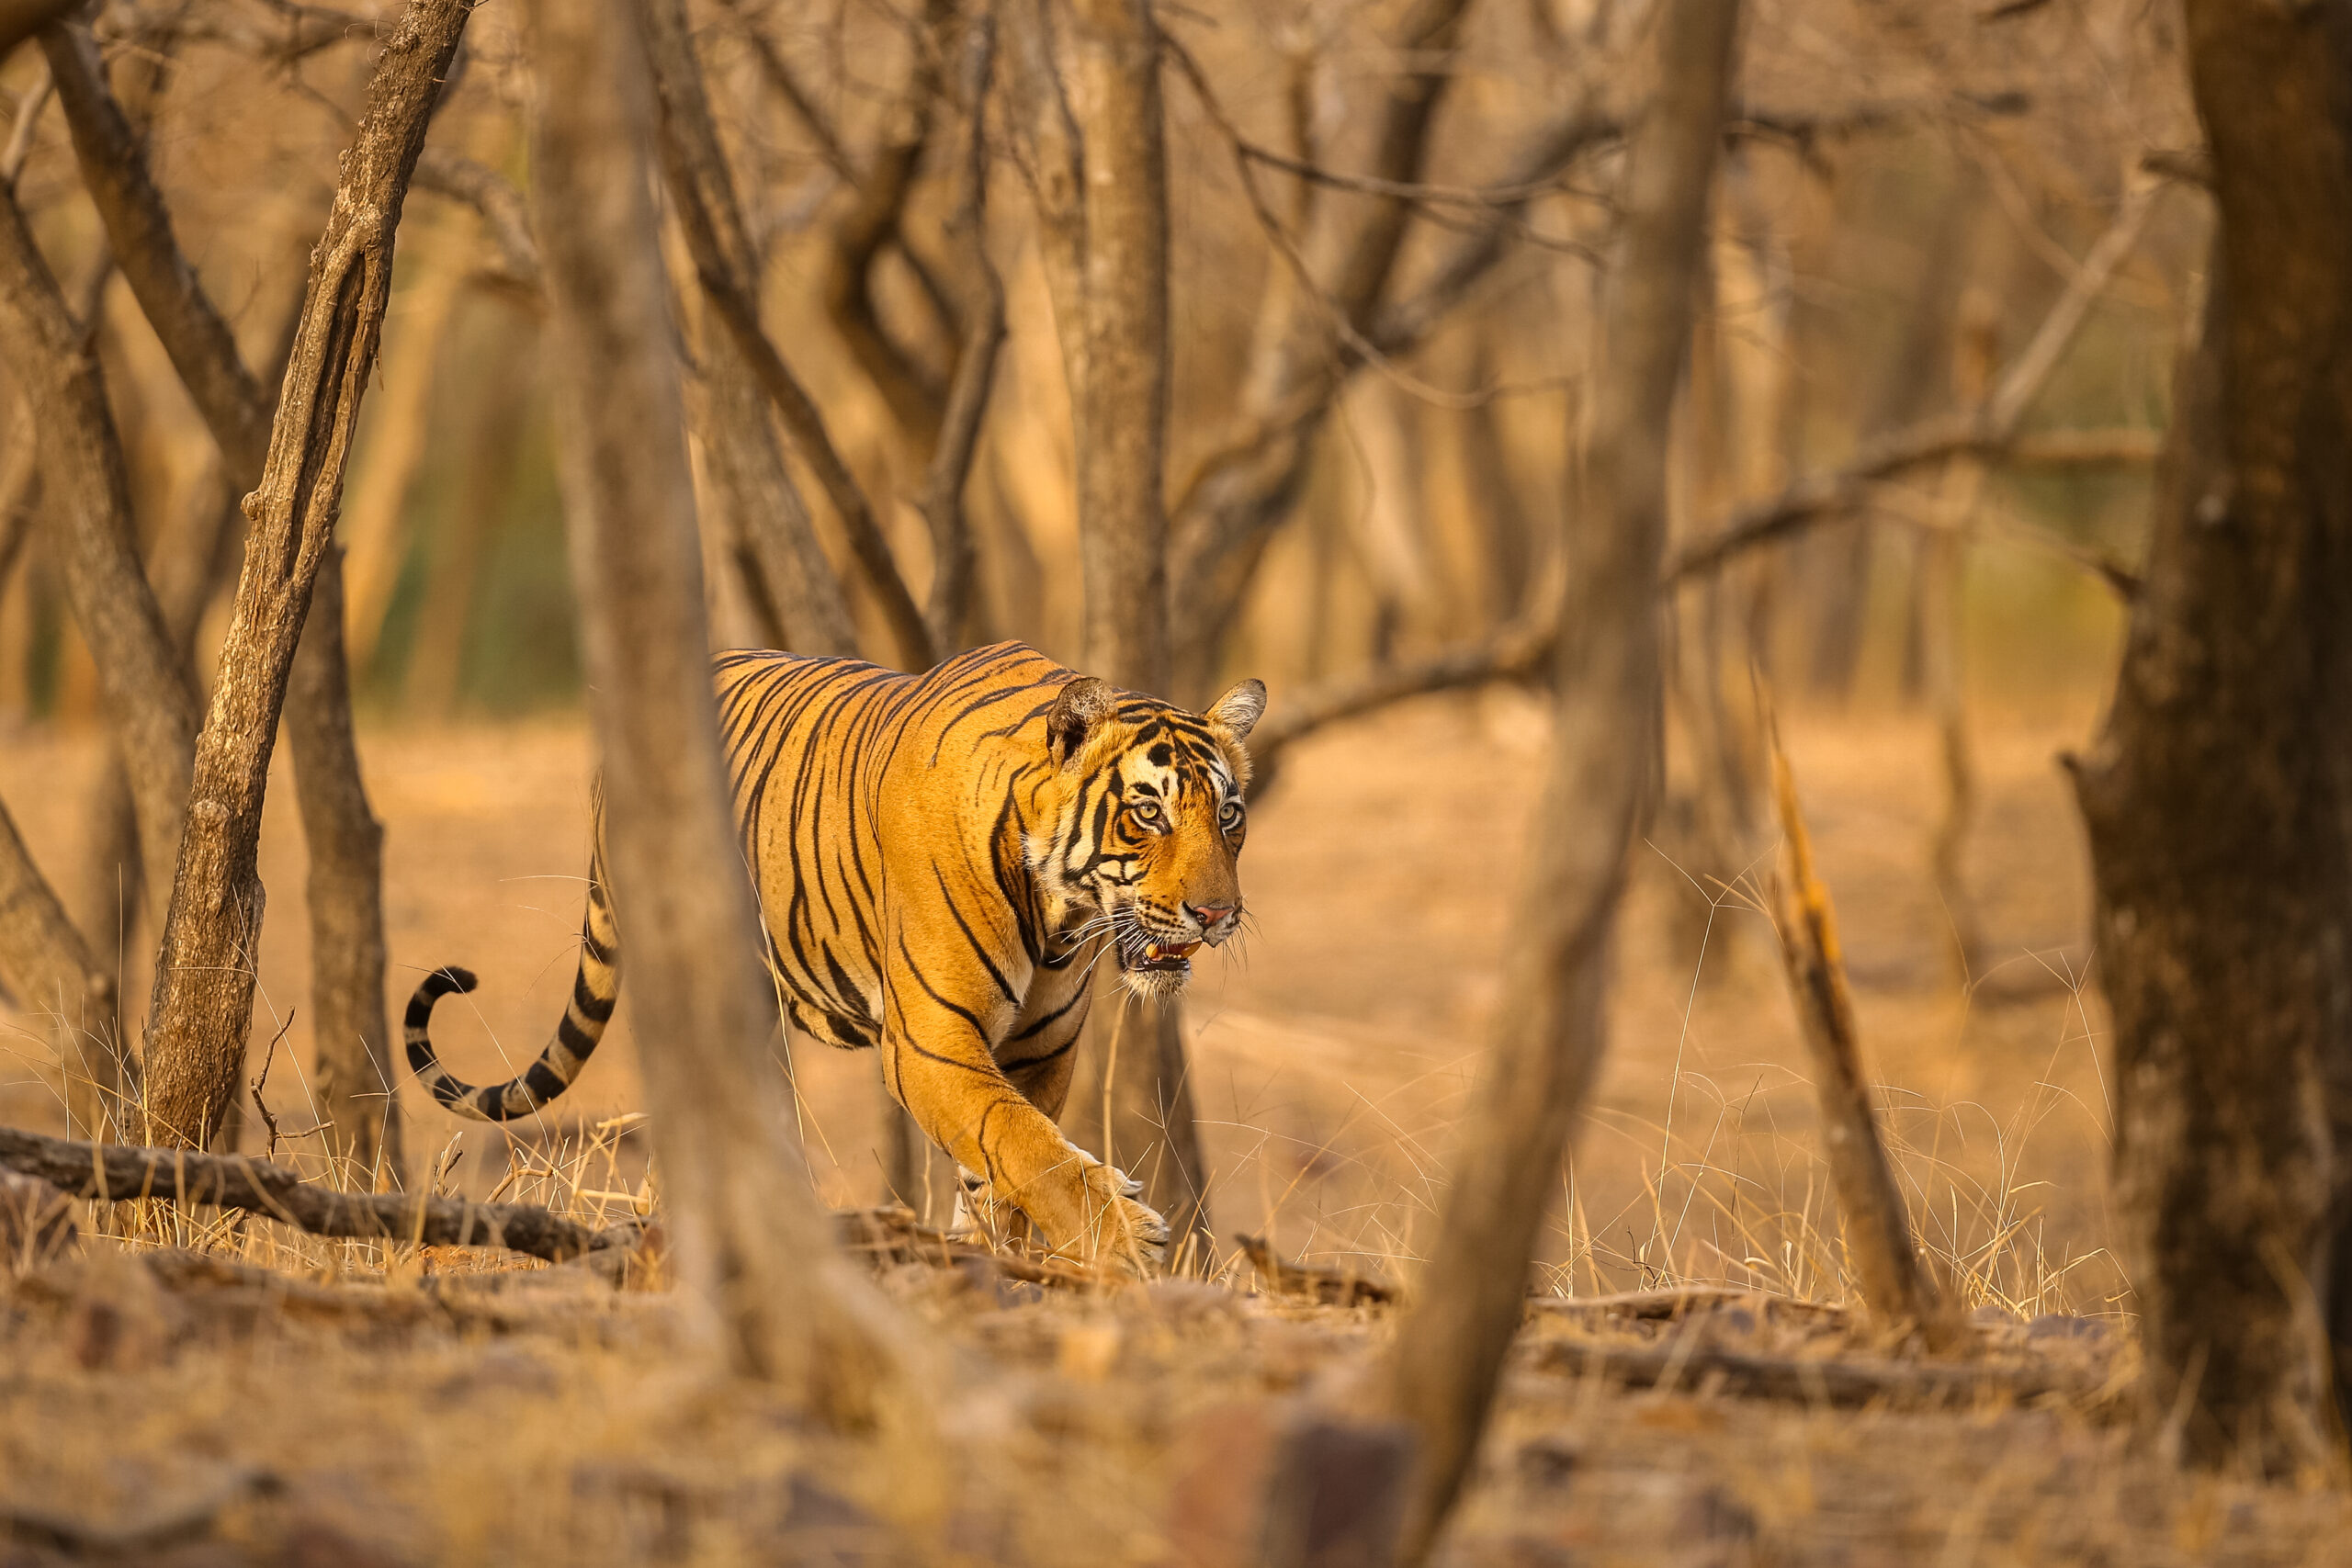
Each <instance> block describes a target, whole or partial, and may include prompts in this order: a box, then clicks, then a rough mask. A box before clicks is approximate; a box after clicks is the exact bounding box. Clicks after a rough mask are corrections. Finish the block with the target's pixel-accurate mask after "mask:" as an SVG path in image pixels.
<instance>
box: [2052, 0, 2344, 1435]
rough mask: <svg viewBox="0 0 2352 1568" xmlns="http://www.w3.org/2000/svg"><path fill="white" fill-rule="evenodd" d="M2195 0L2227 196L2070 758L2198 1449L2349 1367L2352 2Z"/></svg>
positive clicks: (2318, 1405) (2126, 1170)
mask: <svg viewBox="0 0 2352 1568" xmlns="http://www.w3.org/2000/svg"><path fill="white" fill-rule="evenodd" d="M2187 17H2188V63H2189V78H2190V85H2191V87H2192V89H2193V90H2194V93H2195V96H2196V100H2197V108H2198V113H2199V118H2201V119H2202V120H2203V122H2204V128H2205V133H2206V136H2207V139H2208V141H2209V144H2210V146H2211V182H2212V191H2213V199H2214V204H2215V207H2216V208H2217V209H2218V213H2219V225H2218V228H2217V229H2216V231H2215V233H2214V237H2213V242H2212V255H2211V266H2210V270H2209V273H2208V277H2209V286H2208V292H2207V296H2206V300H2205V310H2204V320H2203V323H2202V327H2201V330H2200V331H2199V333H2197V334H2196V342H2195V345H2194V348H2193V350H2192V351H2191V352H2189V353H2188V355H2187V356H2186V358H2185V360H2184V363H2183V364H2182V366H2181V367H2180V370H2179V372H2178V377H2177V389H2176V393H2175V407H2176V412H2175V414H2174V418H2173V426H2172V433H2171V434H2170V436H2169V438H2168V439H2167V441H2166V443H2165V453H2164V457H2163V459H2162V462H2161V465H2160V467H2159V470H2158V482H2157V487H2156V498H2155V503H2154V533H2153V536H2152V538H2151V541H2150V546H2149V554H2148V565H2147V571H2146V577H2145V580H2144V587H2143V592H2142V593H2141V594H2140V596H2139V599H2138V601H2137V603H2136V604H2134V606H2133V609H2132V615H2131V631H2130V635H2129V639H2128V641H2127V644H2126V647H2125V649H2124V654H2123V660H2122V668H2121V670H2120V673H2119V675H2118V677H2117V681H2116V688H2115V696H2114V702H2113V705H2112V707H2111V708H2110V709H2109V716H2108V719H2107V723H2106V725H2105V728H2104V729H2103V730H2102V732H2101V734H2100V736H2099V738H2098V743H2097V745H2096V746H2095V747H2094V748H2093V749H2092V750H2091V751H2090V752H2089V753H2088V754H2087V755H2086V756H2084V757H2082V758H2081V759H2079V760H2078V761H2075V763H2074V771H2075V787H2076V792H2077V794H2078V795H2079V797H2080V801H2081V806H2082V811H2083V817H2084V820H2085V821H2086V824H2087V825H2088V827H2089V830H2090V842H2091V854H2092V861H2093V865H2094V869H2095V873H2096V881H2097V891H2098V913H2097V924H2096V931H2097V936H2098V953H2099V960H2100V964H2101V967H2102V969H2103V970H2104V974H2105V979H2106V988H2107V995H2108V998H2109V1002H2110V1003H2111V1004H2112V1006H2113V1008H2114V1011H2115V1056H2116V1072H2115V1074H2114V1077H2113V1080H2112V1081H2113V1082H2114V1083H2115V1086H2116V1090H2115V1092H2116V1128H2115V1175H2116V1187H2117V1193H2118V1197H2119V1199H2120V1208H2121V1218H2122V1221H2123V1224H2124V1225H2125V1226H2126V1228H2127V1234H2128V1235H2129V1237H2130V1240H2131V1245H2132V1247H2133V1250H2134V1254H2135V1256H2134V1258H2133V1259H2132V1263H2133V1269H2132V1278H2133V1282H2134V1284H2135V1285H2136V1287H2137V1290H2138V1301H2139V1310H2140V1314H2141V1323H2142V1325H2143V1344H2144V1346H2145V1348H2146V1354H2147V1359H2148V1367H2149V1376H2148V1379H2147V1394H2148V1402H2149V1412H2150V1415H2151V1416H2152V1417H2154V1418H2158V1419H2162V1420H2165V1421H2166V1422H2167V1423H2168V1424H2169V1425H2171V1426H2172V1427H2173V1429H2174V1430H2175V1431H2177V1434H2178V1436H2179V1438H2181V1439H2182V1441H2183V1443H2184V1445H2185V1448H2186V1450H2187V1451H2188V1454H2190V1455H2191V1456H2193V1457H2195V1458H2198V1459H2201V1460H2205V1461H2222V1460H2225V1459H2233V1458H2237V1457H2240V1456H2246V1457H2253V1458H2256V1459H2258V1460H2262V1461H2268V1462H2271V1463H2274V1464H2289V1463H2294V1462H2299V1461H2300V1462H2304V1463H2312V1462H2320V1460H2321V1456H2322V1455H2323V1454H2324V1453H2326V1452H2328V1451H2330V1450H2335V1445H2336V1444H2338V1443H2340V1441H2341V1439H2340V1438H2323V1437H2322V1436H2321V1434H2323V1433H2325V1432H2329V1431H2335V1432H2340V1431H2341V1429H2342V1428H2341V1427H2339V1426H2336V1425H2335V1422H2334V1420H2333V1419H2332V1417H2331V1416H2330V1414H2329V1412H2328V1410H2327V1404H2328V1403H2329V1396H2330V1393H2331V1392H2334V1393H2335V1394H2336V1397H2337V1398H2339V1399H2340V1398H2343V1397H2344V1394H2345V1393H2346V1392H2347V1391H2352V1379H2346V1374H2345V1372H2344V1371H2343V1369H2344V1368H2346V1367H2352V1359H2345V1358H2346V1348H2347V1347H2352V1181H2347V1179H2346V1174H2345V1172H2346V1166H2345V1163H2344V1161H2345V1158H2346V1153H2347V1152H2352V1141H2347V1138H2346V1134H2347V1132H2352V987H2347V985H2346V973H2347V965H2352V739H2347V738H2352V722H2348V721H2352V640H2347V638H2346V627H2347V626H2352V573H2347V570H2346V563H2347V562H2352V470H2347V469H2346V466H2345V462H2344V454H2345V453H2346V451H2347V450H2352V378H2347V367H2352V312H2347V310H2346V301H2347V300H2352V17H2347V16H2346V14H2345V13H2344V12H2343V11H2342V10H2340V9H2338V8H2335V7H2325V6H2322V7H2312V8H2306V9H2302V10H2290V9H2281V8H2278V7H2277V6H2267V5H2264V4H2260V3H2259V0H2190V3H2189V4H2188V7H2187ZM2328 1337H2333V1338H2334V1340H2335V1346H2336V1350H2335V1355H2336V1357H2337V1358H2338V1359H2337V1361H2336V1368H2337V1370H2336V1371H2335V1379H2336V1380H2337V1381H2336V1383H2335V1390H2334V1391H2331V1389H2330V1387H2329V1382H2330V1371H2329V1367H2328V1359H2329V1357H2328V1351H2327V1348H2326V1346H2325V1344H2324V1340H2325V1339H2326V1338H2328ZM2329 1462H2333V1461H2329Z"/></svg>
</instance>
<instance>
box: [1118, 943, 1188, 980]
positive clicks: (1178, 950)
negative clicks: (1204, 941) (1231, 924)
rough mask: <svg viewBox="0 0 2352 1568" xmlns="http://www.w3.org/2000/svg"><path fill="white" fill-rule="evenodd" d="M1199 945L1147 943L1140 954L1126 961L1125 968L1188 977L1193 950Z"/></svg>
mask: <svg viewBox="0 0 2352 1568" xmlns="http://www.w3.org/2000/svg"><path fill="white" fill-rule="evenodd" d="M1200 945H1201V944H1200V943H1199V942H1146V943H1144V948H1143V951H1142V952H1141V953H1137V954H1136V956H1135V957H1133V958H1131V959H1128V960H1127V965H1126V966H1127V967H1128V968H1129V969H1137V970H1143V971H1146V972H1148V973H1151V974H1157V975H1189V974H1191V973H1192V972H1193V949H1194V948H1196V947H1198V946H1200ZM1123 956H1124V955H1123Z"/></svg>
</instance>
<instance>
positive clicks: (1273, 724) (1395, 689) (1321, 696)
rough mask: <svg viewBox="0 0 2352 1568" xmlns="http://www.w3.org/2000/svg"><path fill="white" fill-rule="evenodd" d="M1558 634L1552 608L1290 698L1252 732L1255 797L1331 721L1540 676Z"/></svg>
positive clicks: (1252, 781)
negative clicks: (1291, 753)
mask: <svg viewBox="0 0 2352 1568" xmlns="http://www.w3.org/2000/svg"><path fill="white" fill-rule="evenodd" d="M1554 637H1555V625H1554V617H1553V616H1552V615H1544V617H1542V618H1541V619H1540V620H1538V621H1531V622H1522V623H1521V624H1518V625H1514V626H1506V627H1505V628H1503V629H1502V630H1501V631H1499V632H1498V633H1496V634H1495V635H1494V636H1493V637H1487V638H1486V639H1485V640H1483V641H1480V642H1474V643H1466V644H1464V645H1461V646H1459V647H1455V648H1449V649H1444V650H1443V651H1442V652H1439V653H1435V654H1432V655H1430V657H1429V658H1427V659H1424V660H1419V661H1417V662H1414V663H1410V664H1397V665H1388V666H1384V667H1382V668H1379V669H1374V670H1369V671H1364V672H1363V673H1362V674H1360V675H1352V676H1349V677H1347V678H1346V679H1344V680H1340V681H1334V682H1329V683H1328V684H1325V685H1321V686H1317V687H1313V688H1311V689H1309V690H1307V691H1306V692H1304V693H1301V694H1298V695H1297V696H1295V697H1292V698H1290V699H1288V700H1287V701H1285V702H1284V703H1283V705H1282V706H1281V707H1279V708H1277V709H1276V710H1275V711H1274V712H1273V713H1272V714H1270V715H1268V716H1267V717H1266V720H1265V722H1264V723H1262V724H1261V725H1259V726H1258V728H1256V729H1254V730H1252V731H1251V732H1250V765H1251V768H1252V770H1253V772H1252V774H1251V777H1250V795H1251V797H1252V798H1255V797H1256V796H1257V795H1261V794H1262V793H1264V791H1265V789H1266V788H1267V786H1268V785H1269V784H1271V783H1272V780H1273V778H1274V776H1275V773H1276V770H1277V769H1278V768H1279V766H1280V763H1281V758H1282V756H1283V752H1284V751H1286V750H1288V749H1289V748H1290V747H1292V746H1294V745H1295V744H1297V743H1298V742H1299V741H1301V740H1304V739H1306V737H1308V736H1309V735H1312V734H1314V733H1315V732H1316V731H1317V730H1318V729H1321V728H1325V727H1326V726H1328V725H1333V724H1338V723H1340V722H1341V721H1343V720H1346V719H1351V718H1360V717H1362V716H1364V715H1365V714H1368V713H1372V712H1374V711H1375V710H1377V709H1380V708H1384V707H1387V706H1389V705H1392V704H1396V703H1400V702H1405V701H1407V700H1408V699H1410V698H1413V697H1420V696H1428V695H1430V694H1432V693H1436V692H1453V691H1461V690H1463V689H1464V688H1466V687H1471V686H1483V685H1486V684H1487V683H1488V682H1494V681H1529V680H1533V679H1535V678H1536V677H1537V676H1539V675H1540V674H1542V673H1543V670H1544V662H1545V660H1548V659H1549V658H1550V657H1551V652H1552V645H1553V639H1554Z"/></svg>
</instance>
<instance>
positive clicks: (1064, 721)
mask: <svg viewBox="0 0 2352 1568" xmlns="http://www.w3.org/2000/svg"><path fill="white" fill-rule="evenodd" d="M1112 706H1113V703H1112V698H1111V682H1108V681H1105V680H1103V678H1102V677H1101V676H1099V675H1081V676H1080V677H1079V678H1078V679H1077V680H1075V681H1072V682H1070V683H1069V685H1067V686H1064V687H1063V688H1062V694H1061V695H1060V696H1058V697H1056V698H1055V699H1054V705H1053V706H1052V707H1050V708H1048V709H1046V745H1047V746H1049V747H1051V748H1052V750H1053V753H1054V761H1056V762H1057V763H1060V764H1062V765H1064V766H1067V765H1068V764H1069V760H1070V759H1071V758H1072V757H1075V756H1077V755H1078V753H1079V750H1080V748H1081V747H1083V746H1084V745H1085V744H1086V739H1087V737H1088V736H1090V735H1092V734H1093V733H1094V728H1095V726H1097V725H1099V724H1101V723H1102V722H1103V720H1104V719H1106V718H1108V717H1110V716H1111V709H1112Z"/></svg>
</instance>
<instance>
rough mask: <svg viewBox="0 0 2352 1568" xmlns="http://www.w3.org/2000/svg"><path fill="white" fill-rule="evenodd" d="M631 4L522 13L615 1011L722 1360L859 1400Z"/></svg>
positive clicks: (872, 1338) (544, 4)
mask: <svg viewBox="0 0 2352 1568" xmlns="http://www.w3.org/2000/svg"><path fill="white" fill-rule="evenodd" d="M661 3H662V0H651V4H652V5H654V6H659V5H660V4H661ZM645 19H646V18H645V10H644V7H642V6H632V5H629V4H628V3H626V0H538V3H537V4H536V5H535V6H532V7H531V20H532V23H533V33H534V42H535V44H536V46H537V68H538V73H539V80H540V84H541V91H540V93H539V95H538V104H537V109H536V111H535V113H534V115H533V119H532V126H531V138H532V144H531V152H532V160H531V161H532V167H533V170H534V172H535V175H536V176H537V177H536V178H535V179H534V181H533V183H532V189H531V197H532V219H533V226H534V228H535V229H536V231H537V236H538V242H539V253H540V256H541V262H542V265H543V267H544V269H545V273H546V277H547V288H548V303H549V306H550V310H549V319H548V324H549V333H548V346H549V349H550V351H551V354H552V357H553V363H554V366H555V371H556V374H555V376H554V378H553V385H554V387H555V389H556V397H557V408H558V412H559V415H560V417H559V419H558V422H557V427H558V430H559V433H560V445H559V448H558V453H559V457H560V479H561V482H562V487H563V495H564V507H565V517H566V524H565V526H566V534H567V539H568V545H569V548H570V553H571V564H572V580H573V582H574V585H575V587H576V588H577V590H578V592H579V595H580V605H581V641H582V649H581V651H582V663H583V665H584V667H585V671H586V674H587V684H588V692H589V712H590V717H591V719H592V720H593V721H594V727H595V732H596V739H597V744H598V752H599V755H600V758H601V761H602V763H603V769H604V799H605V845H606V852H607V854H608V856H609V863H610V865H611V868H612V875H613V882H614V895H615V908H616V913H617V914H618V917H619V919H620V927H621V931H622V933H623V935H622V942H623V944H624V950H625V951H626V952H627V953H628V968H629V993H630V996H631V998H632V1000H631V1003H630V1007H631V1009H632V1011H633V1014H634V1016H635V1018H636V1021H637V1023H636V1028H637V1035H638V1040H639V1056H640V1060H641V1062H642V1066H643V1071H644V1077H645V1089H646V1098H647V1102H648V1106H649V1109H650V1111H652V1114H653V1119H654V1120H653V1129H654V1137H655V1139H656V1144H657V1152H658V1155H659V1157H660V1160H661V1169H662V1184H663V1188H664V1192H665V1195H666V1198H667V1210H668V1216H669V1220H670V1223H671V1224H672V1225H673V1227H674V1229H675V1232H676V1235H677V1246H678V1256H679V1259H680V1263H681V1268H682V1270H683V1272H684V1276H685V1279H686V1280H687V1283H688V1285H689V1287H690V1288H691V1289H692V1290H693V1291H694V1292H695V1295H696V1297H697V1298H698V1300H699V1302H700V1303H701V1306H702V1308H703V1310H704V1311H706V1312H708V1313H711V1314H714V1315H715V1316H716V1318H717V1320H718V1324H719V1325H720V1326H721V1331H722V1337H723V1338H724V1341H725V1344H726V1346H727V1348H728V1352H729V1358H730V1359H731V1360H732V1361H733V1362H734V1364H735V1365H736V1366H737V1367H738V1368H740V1369H741V1370H743V1371H748V1372H751V1373H752V1374H754V1375H757V1376H762V1377H765V1378H768V1379H771V1380H773V1381H775V1382H780V1383H782V1384H784V1385H785V1386H786V1387H787V1388H789V1389H792V1390H793V1391H795V1392H796V1393H798V1394H800V1395H802V1396H803V1397H805V1398H807V1399H808V1400H809V1401H810V1402H811V1403H812V1404H816V1405H817V1406H819V1407H820V1409H821V1410H822V1411H823V1412H825V1413H826V1414H827V1415H829V1416H833V1417H835V1418H843V1419H856V1418H863V1417H870V1416H871V1415H872V1414H873V1410H874V1404H875V1401H876V1397H877V1385H878V1383H879V1382H880V1380H882V1379H883V1378H885V1377H886V1376H887V1375H888V1369H889V1360H888V1350H887V1348H886V1346H885V1345H884V1343H883V1340H882V1338H881V1337H880V1332H879V1328H878V1325H875V1324H872V1323H869V1322H864V1321H861V1320H860V1318H859V1316H858V1314H857V1313H856V1312H855V1311H854V1310H853V1309H852V1304H851V1298H850V1296H849V1294H848V1287H847V1284H846V1281H845V1280H844V1279H843V1278H842V1275H841V1273H840V1267H839V1264H838V1262H837V1261H836V1254H835V1252H834V1249H833V1247H832V1245H831V1239H830V1238H829V1237H828V1235H826V1231H825V1226H824V1224H823V1223H822V1221H821V1219H820V1215H819V1213H818V1210H817V1205H816V1201H815V1199H814V1197H813V1195H812V1194H811V1193H810V1191H809V1185H808V1181H807V1178H806V1177H805V1176H804V1175H803V1174H802V1170H803V1165H802V1161H801V1159H800V1157H799V1152H798V1150H797V1148H796V1147H795V1146H794V1142H795V1140H794V1132H793V1128H794V1122H793V1118H792V1111H791V1107H790V1102H789V1100H788V1099H787V1098H786V1088H785V1083H784V1077H783V1075H782V1073H781V1072H780V1071H779V1070H778V1069H777V1066H776V1065H775V1062H774V1061H773V1059H772V1058H771V1057H770V1056H769V1055H768V1052H767V1048H766V1047H767V1042H768V1040H769V1038H770V1036H771V1034H772V1033H773V1031H774V1021H775V999H774V995H773V993H772V992H771V991H770V990H769V988H768V984H767V980H766V977H765V976H763V974H762V972H761V963H760V956H759V955H760V953H761V943H760V940H759V920H758V914H757V911H756V909H755V908H754V907H753V903H752V886H751V882H750V879H749V877H748V876H747V875H746V874H745V870H744V865H743V859H742V852H741V847H740V846H739V844H738V842H737V840H736V835H735V828H734V821H733V813H732V811H731V810H730V808H729V804H728V789H727V780H726V764H725V761H724V759H723V757H722V756H721V753H720V750H719V739H718V705H717V703H716V700H715V699H714V697H713V694H712V692H711V684H710V665H709V646H708V632H707V626H706V625H705V621H704V604H703V588H702V558H701V547H700V544H699V542H698V540H697V536H696V533H695V513H694V484H693V479H692V475H691V474H690V472H689V470H688V467H687V461H686V447H685V435H684V418H685V415H684V403H683V400H682V397H681V393H680V390H679V385H678V375H677V366H676V361H675V358H674V356H673V352H672V347H671V345H672V342H673V326H672V322H671V321H670V316H669V309H668V299H667V297H666V289H665V287H664V284H663V278H662V258H661V255H660V254H659V250H658V248H657V242H656V238H655V235H656V227H655V214H654V209H653V202H652V192H651V188H650V179H649V174H650V144H651V141H652V138H653V117H654V109H653V94H652V85H651V77H650V71H649V69H648V66H647V62H646V56H645V52H644V51H645V49H646V47H647V32H646V30H645V29H643V28H640V23H641V22H643V21H644V20H645Z"/></svg>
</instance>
